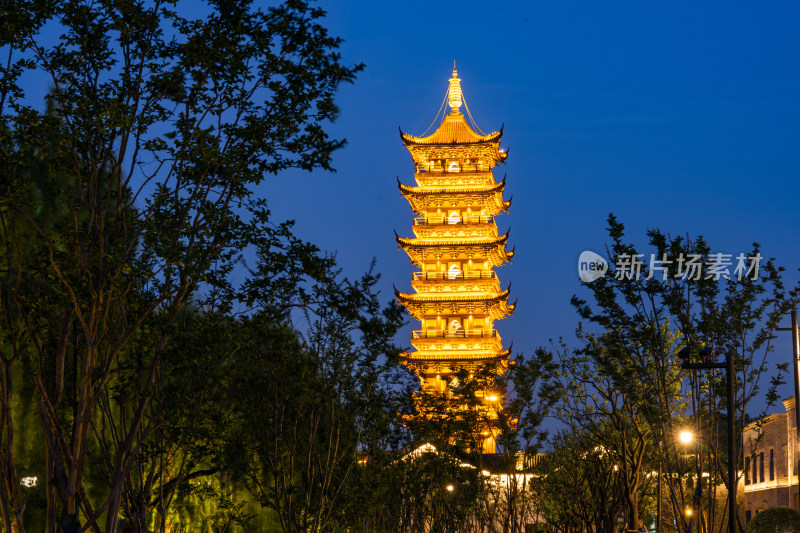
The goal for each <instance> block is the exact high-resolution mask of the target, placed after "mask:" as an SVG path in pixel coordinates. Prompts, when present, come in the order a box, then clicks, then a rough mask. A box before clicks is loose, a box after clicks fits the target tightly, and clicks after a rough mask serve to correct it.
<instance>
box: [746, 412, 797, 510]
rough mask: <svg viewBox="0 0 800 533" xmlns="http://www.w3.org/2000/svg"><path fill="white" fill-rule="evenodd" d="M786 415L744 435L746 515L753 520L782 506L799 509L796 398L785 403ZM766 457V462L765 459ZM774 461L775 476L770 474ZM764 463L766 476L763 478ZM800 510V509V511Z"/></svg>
mask: <svg viewBox="0 0 800 533" xmlns="http://www.w3.org/2000/svg"><path fill="white" fill-rule="evenodd" d="M783 404H784V408H785V409H786V412H785V413H777V414H773V415H770V416H768V417H767V418H766V419H765V420H764V422H763V424H762V425H761V429H760V433H761V438H760V439H758V435H759V429H758V427H757V426H756V425H755V424H752V425H750V426H748V427H747V428H745V432H744V435H743V444H744V455H745V465H744V466H745V470H746V473H745V475H744V476H743V481H744V514H745V518H746V519H747V520H749V519H750V518H752V517H753V516H755V515H756V513H758V512H760V511H763V510H765V509H771V508H774V507H779V506H790V507H793V508H794V509H798V497H797V494H798V490H797V477H796V472H795V467H794V465H795V457H796V449H797V447H796V446H797V444H796V437H795V415H794V399H793V398H792V399H789V400H786V401H784V402H783ZM762 458H763V459H762ZM770 459H772V463H773V464H772V475H770ZM762 460H763V477H762ZM799 510H800V509H799Z"/></svg>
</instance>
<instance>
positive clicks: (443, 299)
mask: <svg viewBox="0 0 800 533" xmlns="http://www.w3.org/2000/svg"><path fill="white" fill-rule="evenodd" d="M510 293H511V287H509V288H507V289H506V290H504V291H503V292H501V293H500V294H495V295H488V296H474V295H473V296H458V295H455V294H451V295H449V296H447V295H435V296H428V295H422V294H411V293H408V292H400V291H399V290H397V288H395V289H394V295H395V297H396V298H397V300H398V301H399V302H400V303H401V304H406V303H410V304H411V303H449V302H492V303H494V302H500V303H502V302H503V301H506V302H507V301H508V295H509V294H510ZM515 305H516V304H507V305H506V306H507V307H508V308H509V309H512V310H513V308H514V306H515Z"/></svg>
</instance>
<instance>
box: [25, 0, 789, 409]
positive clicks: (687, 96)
mask: <svg viewBox="0 0 800 533" xmlns="http://www.w3.org/2000/svg"><path fill="white" fill-rule="evenodd" d="M319 5H321V6H322V7H324V8H325V9H326V10H327V11H328V18H327V19H326V22H325V24H326V25H327V26H328V27H329V28H330V30H331V33H332V34H334V35H338V36H340V37H342V38H343V39H344V40H345V42H344V44H343V46H342V54H343V58H344V61H345V62H347V63H350V64H354V63H358V62H363V63H365V64H366V69H365V70H364V72H362V73H361V74H360V75H359V77H358V80H357V81H356V83H355V84H354V85H352V86H351V85H346V86H343V87H342V88H341V90H340V94H339V104H340V106H341V115H340V118H339V119H338V120H337V121H336V122H335V123H334V124H333V125H332V127H331V131H332V132H333V134H334V135H336V136H338V137H346V138H347V140H348V144H347V146H346V147H345V148H344V149H343V150H341V151H340V152H338V153H337V154H336V155H335V157H334V167H335V168H336V169H337V172H336V173H333V174H331V173H327V172H321V171H320V172H314V173H311V174H308V173H303V172H290V173H286V174H284V175H282V176H280V177H278V178H272V179H269V180H267V182H266V183H264V184H263V185H262V186H261V188H260V190H259V193H260V194H263V195H264V196H265V197H266V198H267V199H268V201H269V203H270V206H271V209H272V212H273V215H274V218H275V219H276V220H283V219H294V220H296V222H297V225H296V229H297V233H298V235H299V236H301V237H303V238H305V239H307V240H310V241H312V242H314V243H316V244H317V245H318V246H319V247H320V248H322V249H324V250H327V251H331V252H335V253H337V255H338V259H339V262H340V264H341V266H342V267H343V268H344V271H345V273H346V274H347V275H349V276H351V277H356V276H358V275H360V273H362V272H364V271H365V270H366V269H367V268H368V267H369V264H370V261H371V260H372V259H373V258H375V259H376V261H377V263H376V268H377V270H378V271H379V272H380V273H381V274H382V276H383V277H382V282H381V289H382V295H383V298H384V299H385V300H386V301H388V300H389V299H390V298H392V297H393V296H392V285H393V284H394V285H396V286H397V287H398V288H399V289H401V290H404V291H408V290H410V277H411V266H410V263H409V260H408V257H407V256H406V255H405V253H404V252H402V251H399V250H398V249H397V244H396V243H395V240H394V233H393V231H394V230H397V232H398V233H399V234H400V235H403V236H411V235H412V234H411V222H412V213H411V210H410V208H409V206H408V203H407V202H406V201H405V200H404V199H403V198H402V197H401V196H400V194H399V191H398V190H397V186H396V177H399V178H400V179H401V180H402V181H403V182H405V183H407V184H412V183H413V166H412V162H411V157H410V155H409V153H408V152H407V151H406V150H405V149H404V148H403V146H402V144H401V142H400V138H399V135H398V126H399V127H401V128H402V129H403V131H405V132H408V133H412V134H416V135H419V134H422V132H424V131H425V129H426V128H427V127H428V125H429V124H430V123H431V121H432V120H433V118H434V116H435V114H436V111H437V110H438V109H439V106H440V104H441V102H442V98H443V96H444V92H445V90H446V88H447V80H448V78H449V77H450V73H451V69H452V65H453V60H456V61H457V64H458V72H459V76H460V77H461V79H462V88H463V90H464V95H465V98H466V102H467V104H468V105H469V107H470V111H471V112H472V115H473V116H474V118H475V119H476V120H477V123H478V125H479V126H480V128H481V129H482V130H483V131H485V132H487V133H488V132H489V131H493V130H496V129H499V128H500V126H501V125H503V124H504V125H505V129H504V136H503V142H502V146H503V147H508V148H509V149H510V155H509V158H508V160H507V165H506V166H505V167H502V166H501V167H499V168H498V169H496V171H495V176H496V177H497V178H498V179H500V178H502V174H503V173H507V176H508V179H507V187H506V198H508V197H510V196H512V195H513V205H512V207H511V212H510V214H508V215H503V216H501V217H498V221H499V224H500V226H501V230H502V231H505V229H506V228H507V227H510V228H511V245H512V246H516V255H515V257H514V264H513V265H511V266H505V267H502V268H501V269H499V276H500V279H501V282H502V283H503V286H504V287H505V286H506V285H507V284H508V283H509V282H510V283H512V300H513V299H514V298H516V299H518V306H517V310H516V313H515V316H514V317H512V318H508V319H506V320H504V321H502V322H498V323H497V327H498V329H499V330H500V333H501V334H502V335H503V338H504V341H505V344H506V345H508V343H509V342H511V341H513V343H514V350H515V352H516V351H522V352H527V353H530V352H532V351H533V350H534V348H536V347H537V346H540V345H547V344H548V343H549V339H551V338H558V337H564V338H565V339H566V340H567V341H570V340H571V338H572V337H573V332H574V331H575V328H576V326H577V323H578V317H577V314H576V313H575V311H574V310H573V309H572V307H571V306H570V304H569V300H570V297H571V296H572V295H573V294H578V295H581V296H584V297H588V291H587V290H586V289H585V288H583V287H581V284H580V281H579V279H578V275H577V260H578V256H579V254H580V252H581V251H583V250H586V249H589V250H594V251H597V252H603V250H604V246H605V244H606V243H607V242H608V238H607V235H606V231H605V228H606V222H605V221H606V217H607V216H608V214H609V213H611V212H613V213H615V214H616V215H617V216H618V217H619V218H620V220H621V221H623V222H624V223H625V225H626V228H627V232H628V235H629V237H631V239H633V240H634V241H635V242H637V243H639V244H641V245H642V247H644V243H645V241H646V236H645V232H646V231H647V229H648V228H652V227H658V228H660V229H662V230H663V231H665V232H668V233H671V234H673V235H678V234H681V235H683V234H687V233H688V234H690V235H692V236H697V235H703V236H704V237H705V238H706V239H707V240H708V242H709V243H710V245H711V247H712V250H713V251H715V252H723V253H731V254H734V256H735V255H736V254H738V253H740V252H745V253H746V252H748V251H750V249H751V243H753V242H754V241H757V242H759V243H761V244H762V246H763V248H762V255H764V256H766V257H774V258H776V260H777V262H778V264H782V265H784V266H785V267H786V268H787V270H788V271H789V272H788V275H787V279H788V280H791V281H793V282H796V281H797V280H798V279H800V275H798V272H797V268H798V267H800V226H799V225H798V223H797V213H798V208H797V203H798V202H799V201H800V185H798V179H800V157H798V155H799V154H800V150H799V149H798V147H799V146H800V126H798V124H800V104H799V103H798V99H799V98H800V60H798V59H799V57H798V56H800V31H798V29H797V28H798V22H800V3H797V2H788V1H787V2H766V3H759V4H758V5H757V4H756V3H755V2H741V1H740V2H704V3H697V2H686V1H677V2H668V3H666V2H659V3H656V2H613V1H605V2H588V1H584V2H577V1H559V2H519V3H516V2H495V3H492V2H486V1H483V2H475V1H462V2H449V3H445V2H436V3H434V2H422V1H406V2H375V1H366V0H335V1H328V2H321V3H320V4H319ZM34 85H36V87H35V89H32V91H31V93H30V94H31V96H32V98H35V99H37V101H41V100H42V99H43V97H44V94H45V92H46V90H47V85H46V82H45V81H38V82H37V81H34ZM648 251H649V250H648ZM413 322H414V324H416V321H413ZM786 322H787V323H786V324H784V325H787V326H788V318H787V321H786ZM410 329H411V327H408V328H406V330H405V331H404V332H403V333H402V335H401V336H400V337H399V338H398V341H399V342H400V343H401V344H404V345H408V338H409V336H410V333H409V332H410ZM779 335H780V336H781V338H780V339H779V340H778V347H779V352H778V354H777V357H778V358H782V359H784V360H785V359H786V358H789V357H790V356H791V343H790V339H789V334H788V333H780V334H779ZM790 394H791V388H790V387H789V386H788V385H787V386H785V387H784V389H782V390H781V395H782V396H783V397H787V396H789V395H790Z"/></svg>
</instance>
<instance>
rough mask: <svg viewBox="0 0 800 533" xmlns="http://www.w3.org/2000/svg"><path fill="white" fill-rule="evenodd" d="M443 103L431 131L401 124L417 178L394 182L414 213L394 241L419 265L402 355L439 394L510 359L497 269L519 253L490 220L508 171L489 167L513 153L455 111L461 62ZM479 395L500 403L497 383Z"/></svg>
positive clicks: (403, 297) (407, 298)
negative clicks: (409, 228) (501, 329)
mask: <svg viewBox="0 0 800 533" xmlns="http://www.w3.org/2000/svg"><path fill="white" fill-rule="evenodd" d="M446 101H447V103H448V104H449V106H450V112H449V113H447V114H446V115H445V116H444V118H443V119H442V122H441V123H440V124H439V127H438V128H437V129H436V131H435V132H433V133H432V134H431V135H429V136H427V137H415V136H413V135H409V134H406V133H403V132H402V131H401V132H400V136H401V138H402V140H403V145H404V146H405V147H406V148H407V149H408V151H409V152H411V157H412V158H413V160H414V165H415V173H414V179H415V180H416V186H412V187H409V186H406V185H403V184H402V183H400V181H399V180H398V186H399V188H400V192H401V194H402V195H403V196H404V197H405V199H406V200H408V202H409V203H410V204H411V209H412V210H413V211H414V213H415V215H416V216H415V218H414V225H413V231H414V235H415V237H414V238H403V237H399V236H397V242H398V244H399V246H400V248H402V249H403V250H404V251H405V252H406V253H408V256H409V258H410V259H411V262H412V264H413V265H414V266H416V267H417V268H418V269H419V270H418V271H416V272H414V273H413V277H412V281H411V286H412V287H413V289H414V291H415V292H414V293H403V292H399V291H397V290H395V294H396V296H397V299H398V301H399V302H400V303H401V304H402V305H404V306H405V307H406V308H407V309H408V311H409V312H410V313H411V315H412V316H413V317H414V318H416V319H417V320H419V322H420V329H419V330H416V331H414V332H413V333H412V338H411V344H412V346H414V348H416V350H415V351H413V352H407V353H404V354H401V358H402V361H403V363H404V364H405V365H406V366H407V367H408V368H409V369H410V370H411V371H412V372H414V373H415V374H416V375H417V376H418V377H419V378H420V381H421V384H422V388H423V390H426V391H431V392H434V391H435V392H441V393H446V391H447V383H448V382H449V380H450V378H451V377H452V374H454V373H455V372H457V371H459V370H460V369H466V370H467V371H469V372H473V371H474V370H475V369H476V368H477V367H478V365H481V364H482V363H486V362H495V363H497V368H498V372H501V371H502V369H503V368H505V367H506V366H507V365H508V355H509V351H510V350H504V349H503V343H502V340H501V339H500V336H499V335H498V333H497V331H496V330H495V329H494V321H495V320H500V319H502V318H505V317H506V316H507V315H509V314H511V313H512V312H513V310H514V305H513V304H509V302H508V296H509V289H505V290H503V289H502V288H501V286H500V280H499V279H498V278H497V274H496V273H495V268H496V267H498V266H501V265H503V264H504V263H507V262H510V261H511V257H512V256H513V253H514V252H513V251H510V250H506V243H507V241H508V233H506V234H505V235H500V234H499V233H498V230H497V224H496V223H495V218H494V217H495V216H496V215H498V214H500V213H504V212H507V211H508V207H509V205H510V202H507V201H505V200H503V188H504V186H505V178H503V181H501V182H500V183H498V182H497V181H495V178H494V174H493V173H492V169H493V168H494V167H495V166H496V165H497V164H499V163H503V162H504V161H505V159H506V157H507V153H506V152H505V151H503V150H501V149H500V138H501V137H502V134H503V132H502V128H501V129H500V131H496V132H494V133H490V134H488V135H481V134H478V133H476V132H475V131H474V130H473V129H472V128H471V127H470V125H469V124H468V123H467V119H466V118H465V116H464V115H463V114H462V113H461V111H460V110H459V109H460V108H461V106H462V103H463V97H462V92H461V80H460V79H459V78H458V73H457V71H456V69H455V66H454V68H453V76H452V78H450V84H449V86H448V88H447V95H446ZM464 107H465V109H466V111H467V115H469V108H468V107H466V105H465V106H464ZM469 118H470V119H472V117H471V116H470V117H469ZM472 123H473V124H475V123H474V121H472ZM475 128H476V129H478V128H477V125H476V126H475ZM479 131H480V130H479ZM480 399H481V400H482V401H483V402H486V407H487V410H490V409H491V408H493V407H495V406H501V405H502V401H503V399H502V396H501V395H500V394H499V392H496V391H484V392H483V393H482V398H480ZM495 402H499V403H495ZM487 434H488V435H487ZM484 435H487V436H486V438H485V440H484V444H483V451H484V452H486V453H493V452H494V448H495V446H494V436H493V435H491V434H490V432H488V431H486V432H484Z"/></svg>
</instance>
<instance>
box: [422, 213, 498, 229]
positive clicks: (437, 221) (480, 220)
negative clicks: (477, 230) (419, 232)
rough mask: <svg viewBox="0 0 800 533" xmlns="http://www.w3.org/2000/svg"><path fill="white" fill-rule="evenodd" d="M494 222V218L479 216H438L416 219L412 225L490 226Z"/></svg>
mask: <svg viewBox="0 0 800 533" xmlns="http://www.w3.org/2000/svg"><path fill="white" fill-rule="evenodd" d="M492 222H494V217H489V216H480V215H467V216H463V217H461V216H459V217H449V216H439V217H416V218H415V219H414V225H416V226H442V225H445V226H449V225H456V224H491V223H492Z"/></svg>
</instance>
